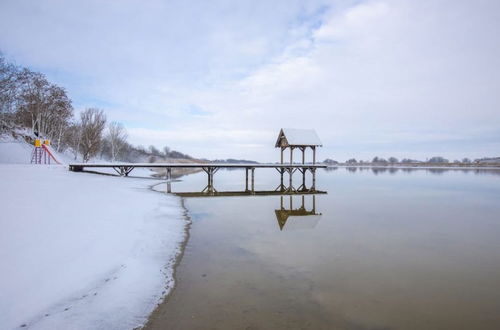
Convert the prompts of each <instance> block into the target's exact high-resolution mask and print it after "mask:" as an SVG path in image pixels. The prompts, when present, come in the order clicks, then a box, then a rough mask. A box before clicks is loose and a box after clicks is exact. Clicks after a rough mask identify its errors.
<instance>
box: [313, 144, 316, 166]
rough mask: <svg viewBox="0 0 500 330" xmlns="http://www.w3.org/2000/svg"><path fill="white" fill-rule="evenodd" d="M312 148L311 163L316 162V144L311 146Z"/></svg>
mask: <svg viewBox="0 0 500 330" xmlns="http://www.w3.org/2000/svg"><path fill="white" fill-rule="evenodd" d="M312 149H313V164H316V146H314V147H312Z"/></svg>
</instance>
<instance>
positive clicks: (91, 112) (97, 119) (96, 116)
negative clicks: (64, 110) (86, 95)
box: [80, 108, 106, 163]
mask: <svg viewBox="0 0 500 330" xmlns="http://www.w3.org/2000/svg"><path fill="white" fill-rule="evenodd" d="M80 120H81V128H82V137H81V143H80V148H81V151H82V156H83V161H84V162H85V163H86V162H88V161H89V160H90V158H91V157H93V156H95V155H96V154H97V153H98V152H99V148H100V147H101V141H102V132H103V131H104V128H105V126H106V115H105V114H104V112H103V111H102V110H100V109H96V108H88V109H86V110H85V111H83V112H82V113H81V114H80Z"/></svg>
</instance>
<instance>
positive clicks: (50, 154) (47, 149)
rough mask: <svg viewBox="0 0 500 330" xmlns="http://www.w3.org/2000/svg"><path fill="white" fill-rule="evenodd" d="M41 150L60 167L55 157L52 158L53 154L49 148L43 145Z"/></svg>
mask: <svg viewBox="0 0 500 330" xmlns="http://www.w3.org/2000/svg"><path fill="white" fill-rule="evenodd" d="M42 148H43V149H44V150H45V152H47V153H48V154H49V157H50V158H52V159H53V160H54V161H55V162H56V163H57V164H59V165H61V163H59V161H58V160H57V159H56V157H54V154H53V153H52V151H51V150H50V149H51V148H49V147H47V146H46V145H45V144H42Z"/></svg>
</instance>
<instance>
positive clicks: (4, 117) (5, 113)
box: [0, 52, 19, 131]
mask: <svg viewBox="0 0 500 330" xmlns="http://www.w3.org/2000/svg"><path fill="white" fill-rule="evenodd" d="M18 75H19V69H18V67H16V66H15V65H13V64H10V63H8V62H7V61H6V60H5V58H4V56H3V54H2V53H1V52H0V131H1V130H2V129H3V126H4V124H7V121H9V122H10V121H11V117H12V116H10V115H11V114H12V113H14V111H15V109H16V103H17V98H18V86H19V83H18Z"/></svg>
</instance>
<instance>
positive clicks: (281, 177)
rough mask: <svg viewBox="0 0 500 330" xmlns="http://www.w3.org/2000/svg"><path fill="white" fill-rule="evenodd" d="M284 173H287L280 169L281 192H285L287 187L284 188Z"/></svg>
mask: <svg viewBox="0 0 500 330" xmlns="http://www.w3.org/2000/svg"><path fill="white" fill-rule="evenodd" d="M283 173H285V169H284V168H280V190H281V191H283V190H285V186H283Z"/></svg>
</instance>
